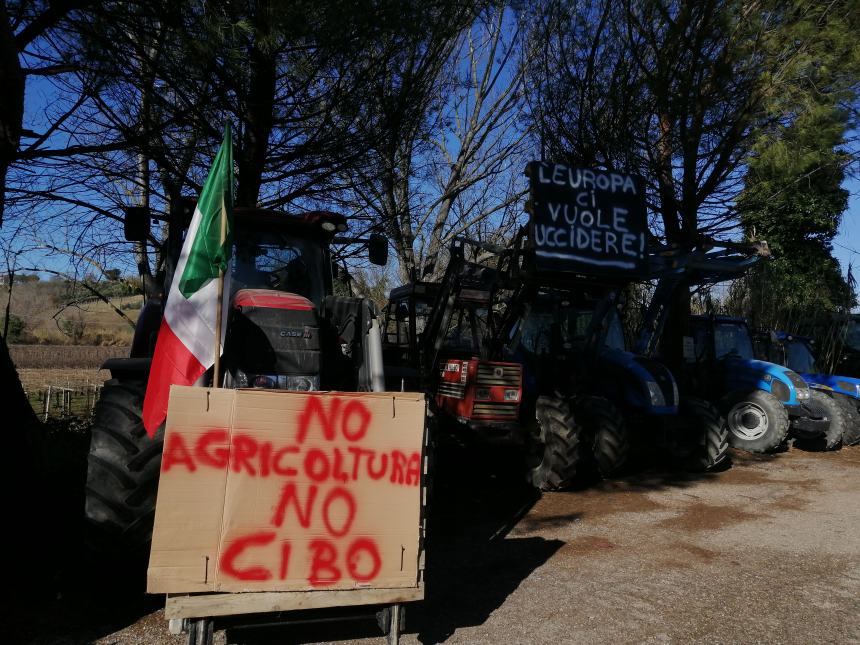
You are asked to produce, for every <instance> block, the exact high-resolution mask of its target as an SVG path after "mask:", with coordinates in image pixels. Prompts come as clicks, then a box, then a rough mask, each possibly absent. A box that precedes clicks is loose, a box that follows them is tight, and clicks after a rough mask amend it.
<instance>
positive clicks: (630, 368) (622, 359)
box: [598, 347, 678, 414]
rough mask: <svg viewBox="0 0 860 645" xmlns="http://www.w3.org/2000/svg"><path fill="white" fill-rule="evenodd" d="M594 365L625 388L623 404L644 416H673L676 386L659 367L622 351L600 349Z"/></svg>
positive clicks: (654, 362)
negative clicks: (639, 410)
mask: <svg viewBox="0 0 860 645" xmlns="http://www.w3.org/2000/svg"><path fill="white" fill-rule="evenodd" d="M598 364H599V365H601V366H602V367H603V369H604V370H605V371H608V372H609V375H610V376H611V377H612V379H613V380H614V381H615V382H616V383H617V384H620V383H624V384H626V389H625V392H624V398H625V402H626V403H627V404H628V405H631V406H633V407H635V408H639V409H641V410H643V411H644V412H646V413H648V414H676V413H677V411H678V386H677V384H676V382H675V378H674V377H673V376H672V373H671V372H670V371H669V370H668V369H666V367H665V366H664V365H662V364H661V363H659V362H657V361H655V360H652V359H649V358H645V357H644V356H638V355H636V354H633V353H632V352H628V351H625V350H622V349H613V348H609V347H605V348H603V349H601V351H600V355H599V361H598Z"/></svg>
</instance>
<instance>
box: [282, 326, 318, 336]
mask: <svg viewBox="0 0 860 645" xmlns="http://www.w3.org/2000/svg"><path fill="white" fill-rule="evenodd" d="M280 336H281V338H310V337H311V328H310V327H305V328H304V329H297V328H295V327H285V328H284V329H282V330H281V332H280Z"/></svg>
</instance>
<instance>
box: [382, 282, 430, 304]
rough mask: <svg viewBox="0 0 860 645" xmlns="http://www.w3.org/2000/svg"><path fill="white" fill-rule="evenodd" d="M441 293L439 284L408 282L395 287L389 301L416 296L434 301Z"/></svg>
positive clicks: (389, 295)
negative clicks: (439, 292)
mask: <svg viewBox="0 0 860 645" xmlns="http://www.w3.org/2000/svg"><path fill="white" fill-rule="evenodd" d="M437 291H439V283H438V282H408V283H406V284H404V285H402V286H400V287H395V288H394V289H392V290H391V293H389V294H388V299H389V300H399V299H400V298H404V297H406V296H411V295H416V296H421V297H424V298H427V299H428V300H432V299H433V298H434V297H435V295H436V292H437Z"/></svg>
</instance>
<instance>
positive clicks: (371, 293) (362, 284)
mask: <svg viewBox="0 0 860 645" xmlns="http://www.w3.org/2000/svg"><path fill="white" fill-rule="evenodd" d="M352 278H353V285H352V286H353V290H354V291H355V293H356V295H359V296H364V297H365V298H370V299H371V300H372V301H373V302H374V303H376V306H377V307H379V308H380V310H381V309H382V308H383V307H385V305H386V304H388V294H389V292H390V291H391V276H389V275H388V273H386V272H385V271H383V270H372V269H368V270H361V269H359V270H357V271H356V272H355V275H353V276H352Z"/></svg>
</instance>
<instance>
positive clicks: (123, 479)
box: [86, 379, 164, 561]
mask: <svg viewBox="0 0 860 645" xmlns="http://www.w3.org/2000/svg"><path fill="white" fill-rule="evenodd" d="M145 392H146V384H145V383H144V382H143V381H125V382H122V381H120V380H118V379H111V380H110V381H108V382H107V383H105V386H104V388H103V389H102V393H101V397H100V398H99V402H98V404H97V406H96V411H95V416H94V418H93V427H92V439H91V441H90V454H89V457H88V464H87V487H86V521H87V538H88V541H89V542H90V545H91V547H92V548H93V550H94V551H95V553H96V554H97V555H98V556H99V558H100V559H101V560H102V561H105V560H108V559H110V560H119V561H129V560H138V559H143V558H146V557H147V556H148V553H149V545H150V541H151V540H152V525H153V519H154V517H155V496H156V492H157V489H158V475H159V472H160V469H161V452H162V448H163V437H164V426H163V425H162V427H161V428H159V429H158V432H157V433H156V435H155V437H153V438H150V437H149V435H148V434H147V433H146V430H145V429H144V427H143V420H142V418H141V415H142V408H143V397H144V394H145Z"/></svg>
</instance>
